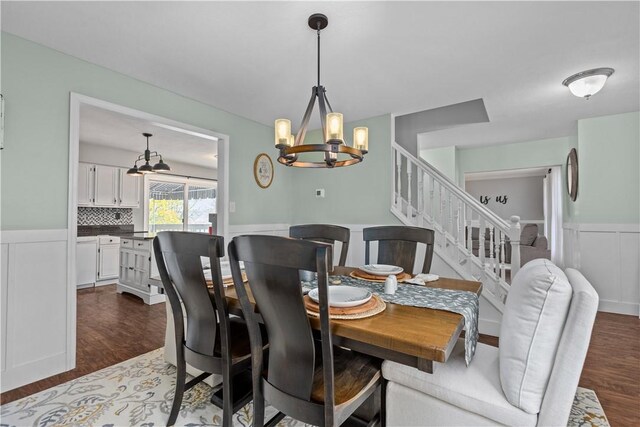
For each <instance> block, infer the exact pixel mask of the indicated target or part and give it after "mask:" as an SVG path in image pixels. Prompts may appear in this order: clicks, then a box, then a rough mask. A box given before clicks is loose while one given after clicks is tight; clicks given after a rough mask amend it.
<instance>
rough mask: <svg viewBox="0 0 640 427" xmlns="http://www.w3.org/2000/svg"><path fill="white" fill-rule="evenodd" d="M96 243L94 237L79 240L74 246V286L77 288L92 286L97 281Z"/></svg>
mask: <svg viewBox="0 0 640 427" xmlns="http://www.w3.org/2000/svg"><path fill="white" fill-rule="evenodd" d="M97 253H98V241H97V239H96V238H95V237H91V238H79V239H78V242H77V244H76V285H77V286H78V287H79V288H85V287H90V286H94V285H95V283H96V281H97V280H98V278H97V274H96V270H97V261H96V255H97Z"/></svg>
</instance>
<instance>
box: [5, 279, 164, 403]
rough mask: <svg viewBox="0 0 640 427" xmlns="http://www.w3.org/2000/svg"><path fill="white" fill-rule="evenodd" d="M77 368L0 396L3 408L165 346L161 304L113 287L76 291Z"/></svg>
mask: <svg viewBox="0 0 640 427" xmlns="http://www.w3.org/2000/svg"><path fill="white" fill-rule="evenodd" d="M77 301H78V305H77V310H78V312H77V316H78V327H77V330H76V334H77V348H76V368H75V369H73V370H71V371H68V372H64V373H62V374H58V375H54V376H52V377H49V378H45V379H44V380H41V381H38V382H35V383H32V384H28V385H26V386H23V387H19V388H17V389H14V390H10V391H8V392H6V393H2V394H1V395H0V402H1V403H2V404H4V403H8V402H11V401H13V400H16V399H20V398H22V397H24V396H28V395H30V394H32V393H36V392H39V391H42V390H45V389H47V388H49V387H53V386H55V385H58V384H61V383H63V382H66V381H70V380H72V379H74V378H78V377H81V376H83V375H86V374H88V373H91V372H95V371H97V370H99V369H102V368H106V367H107V366H111V365H114V364H116V363H120V362H122V361H125V360H127V359H130V358H132V357H135V356H138V355H140V354H144V353H147V352H149V351H151V350H155V349H156V348H160V347H162V346H164V332H165V325H166V313H165V305H164V303H160V304H154V305H147V304H145V303H144V302H142V300H141V299H140V298H137V297H135V296H133V295H129V294H118V293H117V292H116V285H107V286H99V287H95V288H88V289H80V290H78V300H77Z"/></svg>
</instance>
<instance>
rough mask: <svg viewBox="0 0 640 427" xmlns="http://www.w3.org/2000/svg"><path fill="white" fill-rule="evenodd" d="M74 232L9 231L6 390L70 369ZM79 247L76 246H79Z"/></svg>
mask: <svg viewBox="0 0 640 427" xmlns="http://www.w3.org/2000/svg"><path fill="white" fill-rule="evenodd" d="M67 236H68V230H66V229H55V230H3V231H2V232H1V239H0V240H1V245H0V246H1V247H2V264H1V265H0V276H1V277H0V278H1V287H2V298H1V299H0V303H1V304H2V306H1V307H0V313H2V319H1V322H0V323H1V324H2V334H1V342H0V349H1V354H0V359H1V361H2V362H1V365H2V369H1V371H2V384H1V391H2V392H4V391H7V390H11V389H14V388H16V387H20V386H22V385H24V384H28V383H31V382H33V381H37V380H39V379H42V378H45V377H49V376H51V375H55V374H58V373H60V372H64V371H66V370H68V365H67V362H68V359H69V354H68V347H67V340H66V339H65V337H66V335H67V331H68V325H69V315H68V310H67V305H68V301H69V300H70V299H71V298H72V297H73V301H74V302H75V286H74V289H73V291H72V292H71V294H72V295H70V292H69V291H70V287H69V286H68V283H69V277H70V276H71V274H70V271H69V262H68V261H69V260H68V256H69V255H68V254H69V250H68V247H67V246H68V245H67ZM73 246H74V247H75V244H74V245H73Z"/></svg>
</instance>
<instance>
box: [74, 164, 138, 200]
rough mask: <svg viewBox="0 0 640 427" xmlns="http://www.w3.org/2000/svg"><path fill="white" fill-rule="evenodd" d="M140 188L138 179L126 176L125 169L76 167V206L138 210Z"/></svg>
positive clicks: (98, 166) (95, 166)
mask: <svg viewBox="0 0 640 427" xmlns="http://www.w3.org/2000/svg"><path fill="white" fill-rule="evenodd" d="M140 187H141V184H140V177H139V176H131V175H127V169H124V168H117V167H114V166H103V165H94V164H90V163H80V164H79V165H78V206H99V207H105V208H117V207H122V208H139V207H140V193H141V190H140Z"/></svg>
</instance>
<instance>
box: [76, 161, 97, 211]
mask: <svg viewBox="0 0 640 427" xmlns="http://www.w3.org/2000/svg"><path fill="white" fill-rule="evenodd" d="M94 167H95V166H94V165H90V164H88V163H80V165H79V167H78V206H93V195H94V190H95V187H94V186H95V180H94V177H95V175H94V171H93V169H94Z"/></svg>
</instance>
